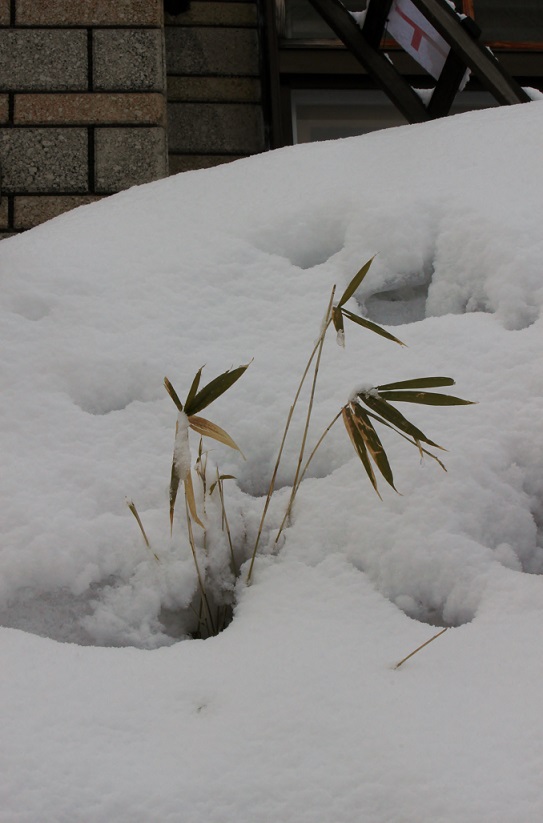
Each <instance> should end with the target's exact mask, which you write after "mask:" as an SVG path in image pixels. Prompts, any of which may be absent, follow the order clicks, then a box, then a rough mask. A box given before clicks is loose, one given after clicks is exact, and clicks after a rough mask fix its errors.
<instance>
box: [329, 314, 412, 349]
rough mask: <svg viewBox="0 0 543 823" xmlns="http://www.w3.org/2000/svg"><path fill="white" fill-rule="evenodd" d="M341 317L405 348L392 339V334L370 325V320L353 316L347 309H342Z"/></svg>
mask: <svg viewBox="0 0 543 823" xmlns="http://www.w3.org/2000/svg"><path fill="white" fill-rule="evenodd" d="M341 311H342V312H343V316H344V317H346V318H347V320H352V322H353V323H358V325H359V326H363V327H364V328H365V329H369V330H370V331H373V332H375V334H380V335H381V337H386V339H387V340H392V341H393V342H394V343H398V344H399V345H400V346H405V343H402V341H401V340H399V339H398V338H397V337H394V335H393V334H391V333H390V332H388V331H386V330H385V329H382V328H381V326H378V325H377V323H372V322H371V320H366V319H365V318H364V317H359V316H358V315H357V314H353V313H352V311H348V310H347V309H342V310H341Z"/></svg>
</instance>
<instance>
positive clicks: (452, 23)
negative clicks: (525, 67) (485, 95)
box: [412, 0, 530, 105]
mask: <svg viewBox="0 0 543 823" xmlns="http://www.w3.org/2000/svg"><path fill="white" fill-rule="evenodd" d="M412 2H413V4H414V5H415V6H416V7H417V8H418V9H419V10H420V11H421V12H422V14H423V15H424V16H425V17H426V19H427V20H428V21H429V22H430V23H431V24H432V26H433V27H434V28H435V30H436V31H437V32H438V33H439V34H441V36H442V37H443V38H444V39H445V40H446V41H447V42H448V43H449V45H450V47H451V49H452V50H453V51H454V53H455V54H457V55H458V57H460V58H461V59H462V60H463V61H464V63H465V64H466V66H468V67H469V68H470V69H471V70H472V72H473V73H474V74H475V76H476V77H477V78H478V80H479V81H480V82H481V83H482V85H483V86H485V88H487V89H488V90H489V91H490V92H492V94H493V95H494V97H495V98H496V100H497V101H498V102H499V103H505V104H509V105H512V104H514V103H528V102H529V101H530V98H529V97H528V95H527V94H526V92H525V91H524V89H523V88H522V87H521V86H519V84H518V83H517V82H516V80H514V79H513V78H512V77H510V76H509V75H508V74H507V72H506V71H505V70H504V69H503V68H502V66H501V65H500V64H499V62H498V61H497V60H496V58H495V57H494V55H493V54H492V53H491V52H490V51H489V50H488V49H486V48H484V47H483V46H481V45H480V44H479V43H477V42H476V41H474V40H473V39H472V38H471V36H470V34H469V33H468V32H467V31H466V30H465V29H464V28H463V27H462V26H460V25H459V19H458V17H457V15H456V14H455V13H454V11H453V10H452V9H451V8H450V6H448V5H447V3H444V2H441V0H412Z"/></svg>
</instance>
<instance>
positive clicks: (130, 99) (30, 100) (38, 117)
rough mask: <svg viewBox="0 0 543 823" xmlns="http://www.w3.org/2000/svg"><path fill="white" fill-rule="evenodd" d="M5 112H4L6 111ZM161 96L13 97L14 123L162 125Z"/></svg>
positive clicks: (163, 113) (30, 95)
mask: <svg viewBox="0 0 543 823" xmlns="http://www.w3.org/2000/svg"><path fill="white" fill-rule="evenodd" d="M6 111H7V109H6ZM1 116H2V96H0V118H1ZM165 119H166V102H165V98H164V96H163V95H162V94H17V95H16V96H15V123H16V124H17V125H21V124H22V125H25V124H29V123H35V124H36V125H39V124H53V123H55V124H61V123H64V124H71V125H76V124H77V125H87V124H88V125H94V124H100V123H112V124H114V123H123V124H131V123H133V124H141V123H145V124H149V125H162V126H163V125H165Z"/></svg>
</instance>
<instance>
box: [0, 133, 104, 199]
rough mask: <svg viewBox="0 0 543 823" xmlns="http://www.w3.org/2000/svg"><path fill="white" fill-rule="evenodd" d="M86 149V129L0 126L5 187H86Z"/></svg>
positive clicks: (24, 189) (61, 189) (10, 189)
mask: <svg viewBox="0 0 543 823" xmlns="http://www.w3.org/2000/svg"><path fill="white" fill-rule="evenodd" d="M87 153H88V152H87V130H86V129H78V128H64V129H62V128H61V129H56V128H50V129H48V128H24V129H0V167H1V168H2V174H3V178H2V191H3V192H28V193H34V192H35V193H39V192H52V193H53V192H75V191H86V190H87Z"/></svg>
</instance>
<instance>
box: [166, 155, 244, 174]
mask: <svg viewBox="0 0 543 823" xmlns="http://www.w3.org/2000/svg"><path fill="white" fill-rule="evenodd" d="M245 156H246V155H243V154H238V155H235V154H210V155H206V154H170V174H180V173H181V172H184V171H197V170H198V169H210V168H213V166H222V165H223V163H232V162H233V161H234V160H240V159H241V158H242V157H245Z"/></svg>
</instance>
